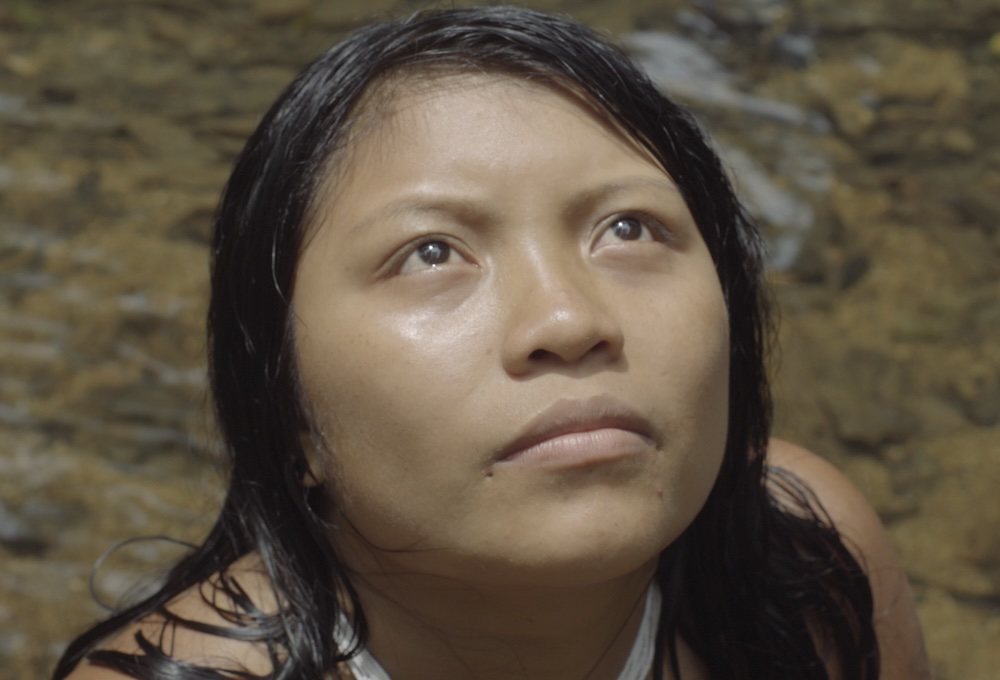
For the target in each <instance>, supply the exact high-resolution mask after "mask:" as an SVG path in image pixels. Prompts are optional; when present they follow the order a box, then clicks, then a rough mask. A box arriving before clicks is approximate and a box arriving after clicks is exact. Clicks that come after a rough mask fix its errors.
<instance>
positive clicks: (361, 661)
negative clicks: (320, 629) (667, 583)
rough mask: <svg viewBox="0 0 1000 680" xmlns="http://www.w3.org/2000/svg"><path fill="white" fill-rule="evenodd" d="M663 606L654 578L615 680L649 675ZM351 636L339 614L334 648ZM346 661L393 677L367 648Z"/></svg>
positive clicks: (371, 677)
mask: <svg viewBox="0 0 1000 680" xmlns="http://www.w3.org/2000/svg"><path fill="white" fill-rule="evenodd" d="M662 606H663V600H662V597H661V595H660V588H659V586H658V585H657V584H656V581H653V583H652V584H651V585H650V586H649V590H647V591H646V606H645V609H644V611H643V613H642V622H641V623H640V624H639V632H638V633H637V634H636V636H635V642H634V643H632V651H631V652H629V655H628V659H626V660H625V665H624V666H623V667H622V671H621V673H619V674H618V680H646V678H647V677H649V671H650V670H651V669H652V668H653V657H654V656H655V655H656V629H657V627H658V626H657V624H658V622H659V620H660V608H661V607H662ZM353 637H354V634H353V631H352V630H351V624H350V623H349V622H348V621H347V617H345V616H344V614H343V613H341V614H340V619H339V620H338V621H337V626H336V628H335V629H334V631H333V638H334V640H335V641H336V642H337V647H338V648H340V649H346V648H347V646H348V645H350V643H351V641H352V638H353ZM345 663H346V664H347V667H348V668H349V669H350V671H351V675H353V676H354V680H392V678H390V677H389V674H388V673H386V672H385V669H384V668H382V666H381V665H379V662H378V661H376V660H375V657H374V656H372V655H371V653H370V652H369V651H368V650H367V649H364V648H362V649H360V650H359V651H358V653H357V654H355V655H354V656H353V657H351V658H350V659H348V660H347V661H346V662H345Z"/></svg>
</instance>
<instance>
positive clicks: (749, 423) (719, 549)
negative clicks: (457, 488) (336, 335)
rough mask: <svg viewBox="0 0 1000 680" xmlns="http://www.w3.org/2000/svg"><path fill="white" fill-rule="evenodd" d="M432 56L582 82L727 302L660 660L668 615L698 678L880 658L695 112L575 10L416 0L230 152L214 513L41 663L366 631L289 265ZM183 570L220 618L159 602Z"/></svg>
mask: <svg viewBox="0 0 1000 680" xmlns="http://www.w3.org/2000/svg"><path fill="white" fill-rule="evenodd" d="M432 73H488V74H496V75H501V76H506V77H510V78H514V79H521V80H528V81H531V82H534V83H538V84H541V85H542V86H548V87H554V88H562V89H565V90H569V91H572V92H574V93H577V94H579V95H580V96H582V97H583V98H584V99H585V100H587V101H588V102H589V103H590V104H591V105H593V106H594V107H595V109H596V110H598V111H600V112H602V113H603V114H604V115H607V116H608V117H609V118H610V119H611V120H613V121H615V122H616V124H618V125H619V126H621V128H622V129H624V130H625V131H626V132H627V133H628V134H629V135H631V136H632V137H633V138H634V139H635V140H636V141H637V142H638V143H639V144H641V145H642V146H643V147H645V148H646V149H647V150H648V151H649V153H650V154H651V155H652V156H653V157H654V158H655V159H656V161H658V162H659V163H660V164H661V165H662V167H663V168H664V169H665V170H666V172H667V173H668V174H669V175H670V176H671V177H672V178H673V180H674V182H675V183H676V184H677V185H678V187H679V188H680V190H681V192H682V194H683V196H684V199H685V201H686V202H687V205H688V207H689V209H690V211H691V213H692V215H693V216H694V218H695V220H696V222H697V224H698V226H699V228H700V230H701V234H702V236H703V238H704V240H705V243H706V244H707V246H708V249H709V251H710V252H711V255H712V258H713V261H714V264H715V268H716V271H717V273H718V277H719V281H720V282H721V286H722V290H723V292H724V295H725V300H726V305H727V308H728V314H729V327H730V352H731V354H730V384H729V421H728V422H729V431H728V438H727V443H726V450H725V456H724V461H723V464H722V468H721V470H720V472H719V475H718V478H717V480H716V482H715V485H714V487H713V489H712V491H711V493H710V495H709V498H708V500H707V502H706V503H705V506H704V507H703V508H702V510H701V512H700V513H699V514H698V516H697V517H696V519H695V520H694V522H693V523H692V524H691V525H690V526H689V527H688V529H687V530H686V531H685V532H684V533H683V534H682V536H681V537H680V538H679V539H678V540H677V541H675V542H674V543H673V544H672V545H671V546H669V547H668V548H667V549H666V550H665V551H664V553H663V554H662V556H661V558H660V561H659V565H658V570H657V575H656V578H657V579H658V580H659V582H660V585H661V588H662V590H663V593H664V602H665V606H664V608H663V612H662V616H661V621H660V635H659V640H660V644H659V645H658V649H657V656H656V660H657V665H656V677H660V673H661V669H662V666H663V661H664V659H666V658H668V657H667V656H665V655H667V654H670V657H671V658H673V659H676V654H674V653H673V652H674V651H675V650H674V649H673V648H674V645H675V644H676V640H677V637H678V636H681V637H683V638H684V640H685V641H686V642H687V643H688V644H689V645H690V646H691V648H692V649H693V650H694V652H695V653H696V654H697V655H698V656H699V657H700V658H701V659H702V660H703V661H704V662H705V664H706V665H707V667H708V668H709V670H710V674H711V677H712V678H727V679H730V678H735V679H740V678H746V679H759V678H769V679H781V678H789V679H791V678H795V679H796V680H803V679H805V680H809V679H814V678H815V679H821V678H827V671H826V663H825V662H826V655H827V654H832V655H835V656H836V658H837V664H838V666H839V668H841V669H842V673H843V677H845V678H876V677H877V675H878V667H879V660H878V648H877V644H876V640H875V633H874V629H873V623H872V595H871V589H870V585H869V582H868V580H867V578H866V576H865V574H864V571H863V570H862V569H861V567H860V565H859V564H858V563H857V562H856V560H855V559H854V558H853V557H852V556H851V553H850V552H849V551H848V550H847V549H846V547H845V545H844V542H843V541H842V540H841V537H840V536H839V535H838V533H837V531H836V530H835V529H834V528H833V526H832V524H831V523H830V521H829V519H828V518H827V517H825V516H824V515H823V513H822V509H821V508H820V506H819V505H818V503H817V502H816V499H815V498H813V497H810V493H809V491H808V489H806V488H805V487H804V486H803V485H802V484H801V483H799V482H798V481H797V480H795V479H794V478H792V477H791V476H789V475H787V474H784V473H780V471H770V470H769V469H768V468H767V466H766V463H765V459H764V454H765V451H766V447H767V443H768V437H769V433H770V425H771V399H770V391H769V386H768V377H767V369H766V355H767V350H768V345H769V338H770V337H771V322H770V313H769V309H770V305H769V300H768V295H767V292H766V289H765V286H764V282H763V265H762V251H763V244H762V242H761V238H760V236H759V234H758V232H757V231H756V229H755V228H754V225H753V224H752V222H751V221H750V220H749V219H748V218H747V216H746V214H745V213H744V211H743V209H742V208H741V205H740V203H739V202H738V200H737V198H736V196H735V194H734V192H733V189H732V187H731V186H730V183H729V181H728V180H727V177H726V174H725V172H724V170H723V168H722V167H721V164H720V161H719V159H718V157H717V156H716V154H715V153H714V152H713V150H712V149H711V148H710V146H709V144H708V142H707V141H706V139H705V137H704V136H703V134H702V133H701V131H700V130H699V127H698V125H697V123H696V122H695V121H694V120H693V119H692V117H691V116H690V115H689V114H688V113H687V112H686V111H685V110H683V109H682V108H680V107H679V106H678V105H677V104H675V103H674V102H673V101H671V100H670V99H669V98H668V97H666V96H664V95H663V94H662V93H660V92H659V91H657V89H656V88H655V87H654V86H653V85H652V83H651V82H650V81H649V79H648V78H647V77H646V75H645V74H644V73H643V72H642V70H641V69H640V68H639V67H637V66H636V65H635V63H634V62H633V61H632V60H631V59H630V58H629V57H628V55H627V54H625V53H624V52H623V51H622V50H621V49H620V48H618V47H617V46H616V45H615V44H613V43H612V42H611V41H609V40H607V39H605V38H604V37H602V36H600V35H599V34H597V33H596V32H594V31H592V30H591V29H589V28H587V27H585V26H582V25H580V24H579V23H576V22H574V21H572V20H570V19H567V18H562V17H558V16H553V15H548V14H543V13H539V12H536V11H532V10H528V9H523V8H514V7H482V8H470V9H451V10H435V11H425V12H420V13H417V14H415V15H413V16H410V17H408V18H403V19H396V20H390V21H383V22H380V23H375V24H372V25H370V26H367V27H365V28H363V29H361V30H360V31H358V32H356V33H355V34H353V35H352V36H351V37H349V38H348V39H347V40H345V41H343V42H341V43H339V44H338V45H336V46H334V47H333V48H331V49H330V50H328V51H327V52H325V53H324V54H322V55H321V56H320V57H319V58H318V59H317V60H316V61H314V62H313V63H312V64H310V65H309V66H308V67H306V68H305V69H304V70H303V71H302V72H301V73H300V74H299V75H298V77H296V79H295V80H294V81H293V82H292V83H291V85H290V86H289V87H288V88H287V89H286V90H285V91H284V92H283V93H282V94H281V96H280V97H279V98H278V100H277V101H276V102H275V104H274V105H273V106H272V107H271V108H270V110H269V111H268V112H267V114H266V115H265V116H264V118H263V120H262V121H261V123H260V125H259V127H258V128H257V130H256V131H255V132H254V133H253V135H252V136H251V137H250V139H249V140H248V142H247V144H246V146H245V148H244V149H243V151H242V153H241V154H240V155H239V157H238V159H237V160H236V163H235V166H234V169H233V172H232V175H231V177H230V179H229V182H228V184H227V186H226V188H225V191H224V194H223V196H222V200H221V203H220V207H219V210H218V214H217V218H216V222H215V233H214V239H213V242H212V258H213V259H212V299H211V305H210V310H209V315H208V333H209V340H210V342H209V347H210V357H209V364H210V376H211V387H212V394H213V397H214V403H215V407H216V412H217V417H218V422H219V426H220V429H221V432H222V436H223V439H224V441H225V445H226V450H227V452H228V456H229V485H228V491H227V495H226V497H225V501H224V503H223V506H222V509H221V512H220V515H219V518H218V520H217V522H216V524H215V526H214V528H213V529H212V530H211V533H210V534H209V536H208V537H207V538H206V540H205V542H204V543H203V544H202V545H201V546H199V547H197V548H196V549H195V550H193V551H192V552H191V554H190V555H188V556H187V557H186V558H185V559H183V560H182V561H181V562H180V563H178V564H177V565H176V566H175V567H174V568H173V570H172V571H171V572H170V574H169V577H168V578H167V580H166V583H165V585H164V586H163V587H162V588H161V589H160V590H159V591H158V592H157V593H156V594H154V595H153V596H152V597H150V598H148V599H146V600H144V601H143V602H140V603H139V604H137V605H135V606H132V607H130V608H128V609H126V610H125V611H122V612H120V613H118V614H116V615H115V616H113V617H112V618H111V619H109V620H107V621H105V622H103V623H101V624H98V625H97V626H95V627H94V628H92V629H91V630H89V631H88V632H86V633H85V634H83V635H82V636H81V637H80V638H78V639H77V640H76V641H74V642H73V643H72V644H71V645H70V647H69V648H68V650H67V651H66V653H65V655H64V657H63V658H62V660H61V662H60V663H59V665H58V668H57V669H56V672H55V678H62V677H64V676H65V675H67V674H68V673H69V672H70V671H71V670H72V669H73V668H74V667H75V665H76V664H77V663H79V662H80V660H81V659H83V658H84V657H89V658H90V659H91V660H92V661H93V662H95V663H99V664H103V665H105V666H108V667H110V668H114V669H116V670H118V671H119V672H122V673H125V674H126V675H129V676H132V677H137V678H149V679H157V680H159V679H164V680H165V679H166V678H177V677H185V678H231V677H234V674H232V673H231V672H228V673H227V672H224V671H222V670H219V669H214V670H213V669H211V668H195V667H193V666H191V665H190V664H188V663H186V662H184V661H183V660H180V659H175V658H173V657H172V656H171V654H170V650H169V649H167V648H164V647H163V646H162V644H161V643H160V642H158V641H156V640H149V639H147V638H145V637H143V636H142V635H141V634H137V635H136V639H137V641H138V642H139V644H140V646H141V649H142V650H143V653H142V654H135V655H132V654H123V653H120V652H111V651H107V650H99V651H94V650H95V649H96V648H98V647H99V645H100V642H101V641H102V640H104V639H106V638H107V637H108V636H109V635H111V634H112V633H115V632H118V631H120V630H121V629H123V628H124V627H125V626H127V625H128V624H129V623H130V622H133V621H136V620H139V619H142V618H144V617H149V616H150V615H153V614H159V615H160V616H162V617H164V619H165V620H166V622H167V623H166V624H164V625H165V626H187V627H189V628H193V629H195V630H196V631H199V632H202V633H204V634H206V635H218V636H222V637H227V638H235V639H238V640H247V641H258V642H263V643H265V644H266V647H267V649H268V650H269V651H270V654H271V658H272V662H273V664H274V670H273V673H272V674H270V675H268V676H267V677H270V678H296V679H300V678H312V679H318V678H320V677H323V676H324V674H327V677H329V674H335V673H336V668H337V664H338V662H339V661H342V660H343V659H345V658H347V657H348V656H350V655H351V654H352V653H354V652H355V651H356V649H355V648H354V647H356V646H357V645H359V644H363V643H364V640H365V638H366V632H367V631H366V624H365V618H364V612H363V610H362V608H361V605H360V602H359V601H358V598H357V595H356V593H355V591H354V589H353V587H352V584H351V579H350V577H349V574H348V573H347V572H346V570H345V567H344V566H343V564H342V562H341V561H340V560H339V559H338V557H337V555H336V554H335V551H334V549H333V547H332V546H331V544H330V541H329V540H328V538H327V536H326V534H325V532H324V524H323V506H324V504H325V503H327V502H329V499H328V498H326V497H325V496H324V494H323V491H322V490H321V489H318V488H312V489H310V488H308V487H307V486H306V485H304V484H303V478H304V476H305V475H306V474H307V464H306V459H305V456H304V453H303V449H302V437H301V433H302V431H303V430H304V429H305V428H308V420H309V419H308V414H307V412H306V410H305V405H304V404H303V402H302V399H301V398H300V394H299V389H298V386H297V380H296V365H295V355H294V352H293V338H292V336H291V330H290V328H291V323H290V315H291V313H292V311H291V310H292V307H291V300H292V296H293V283H294V281H295V272H296V265H297V263H298V260H299V255H300V253H301V250H302V248H303V242H304V239H305V238H307V236H306V234H307V232H308V229H309V225H310V222H311V221H312V219H313V217H314V212H315V210H316V208H317V206H316V202H317V200H318V199H317V196H318V194H319V193H320V188H321V186H322V185H323V183H324V182H327V181H330V178H331V176H332V175H331V173H333V172H334V170H335V166H336V163H337V159H339V158H341V157H342V154H341V153H340V152H341V151H343V149H344V148H345V147H346V145H347V144H348V143H349V140H350V135H351V130H352V127H353V126H354V124H355V123H356V122H357V121H358V119H359V117H361V116H364V115H365V113H366V112H365V110H364V109H365V102H366V97H368V96H369V95H370V94H372V93H373V92H376V91H377V90H378V88H379V87H380V85H383V84H386V83H388V82H390V81H391V80H392V79H394V78H399V79H404V80H405V79H407V78H420V77H421V76H422V75H428V74H432ZM333 179H334V181H335V177H333ZM779 487H780V488H781V489H782V493H783V495H784V496H785V497H786V500H784V501H783V502H781V503H779V502H778V501H777V500H776V499H775V494H776V489H778V488H779ZM788 498H791V499H792V500H791V501H789V500H787V499H788ZM790 503H791V504H793V505H794V506H795V507H789V504H790ZM250 553H254V554H256V555H257V556H258V557H259V559H260V560H261V562H262V563H263V565H264V567H265V569H266V572H267V576H268V578H269V581H270V583H271V585H272V587H273V590H274V595H275V600H276V601H277V602H278V603H279V604H280V606H279V608H278V611H277V612H276V613H270V612H263V611H261V610H260V609H258V608H257V606H256V605H255V603H254V602H253V601H251V598H250V597H249V596H248V595H247V593H245V592H243V591H242V590H241V589H240V586H239V583H238V582H237V581H236V580H235V579H233V578H231V575H230V573H229V571H228V570H229V569H230V567H231V566H232V565H233V563H234V562H236V561H237V560H238V559H239V558H240V557H241V556H244V555H247V554H250ZM197 584H201V590H202V592H203V597H204V598H205V600H206V602H208V603H210V604H212V603H213V602H214V603H215V605H214V606H216V608H217V609H218V610H219V611H220V613H221V614H222V615H223V616H225V617H226V618H227V619H229V620H230V621H231V622H232V625H230V626H225V627H213V626H209V625H206V624H204V623H197V622H192V621H185V620H181V619H179V618H178V617H177V616H176V615H174V614H172V613H170V612H169V611H167V609H166V608H165V605H166V604H167V603H168V602H169V601H170V600H171V599H173V598H175V597H176V596H177V595H178V594H180V593H182V592H184V591H185V590H187V589H189V588H191V587H192V586H195V585H197ZM206 584H210V585H206ZM206 591H208V592H206ZM344 599H346V600H348V601H349V606H348V608H347V609H348V610H349V611H351V612H353V613H354V614H353V616H352V624H353V626H354V628H355V631H356V633H357V636H356V644H355V645H354V646H352V647H351V648H347V649H341V648H338V647H337V646H336V644H335V643H334V641H333V640H334V637H333V630H334V626H335V624H336V621H337V617H338V616H339V614H340V612H341V611H342V608H343V605H342V602H343V600H344ZM220 602H228V604H226V605H223V604H219V603H220ZM673 670H674V673H675V674H677V673H678V672H679V671H678V669H677V668H676V662H674V669H673ZM246 677H255V676H246Z"/></svg>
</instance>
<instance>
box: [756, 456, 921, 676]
mask: <svg viewBox="0 0 1000 680" xmlns="http://www.w3.org/2000/svg"><path fill="white" fill-rule="evenodd" d="M767 455H768V464H769V465H770V466H771V467H775V468H779V469H783V470H786V471H788V472H791V473H792V474H794V475H795V476H796V477H798V478H799V479H800V480H801V481H802V482H804V483H805V484H806V485H807V486H808V487H809V488H810V489H811V490H812V492H813V493H814V494H815V495H816V497H817V498H818V499H819V501H820V503H822V505H823V507H824V508H825V509H826V512H827V513H828V514H829V516H830V519H831V520H832V521H833V523H834V525H835V526H836V527H837V530H838V531H839V532H840V534H841V536H842V537H843V539H844V543H845V544H846V545H847V548H848V549H849V550H850V551H851V552H852V553H853V554H854V556H855V558H856V559H857V560H858V562H859V563H860V564H861V565H862V567H863V568H864V569H865V572H866V573H867V575H868V579H869V581H870V582H871V586H872V592H873V595H874V598H875V631H876V634H877V635H878V640H879V649H880V651H881V656H882V672H881V675H880V677H881V678H882V680H904V679H906V680H920V679H926V678H930V677H931V673H930V664H929V662H928V660H927V653H926V651H925V649H924V642H923V634H922V633H921V631H920V624H919V621H918V619H917V612H916V606H915V604H914V602H913V595H912V593H911V592H910V587H909V584H908V582H907V579H906V574H905V572H904V571H903V568H902V566H901V565H900V563H899V558H898V557H897V556H896V551H895V550H894V549H893V547H892V543H891V541H890V540H889V537H888V535H887V534H886V531H885V528H884V527H883V526H882V522H881V520H879V518H878V515H877V514H876V513H875V511H874V510H873V509H872V507H871V505H870V504H869V503H868V501H867V500H866V499H865V497H864V494H862V493H861V491H859V490H858V489H857V487H855V486H854V485H853V484H852V483H851V482H850V481H849V480H848V479H847V478H846V477H844V475H843V474H841V473H840V472H839V471H838V470H837V469H836V468H835V467H834V466H833V465H831V464H830V463H828V462H826V461H825V460H823V459H822V458H821V457H820V456H818V455H816V454H815V453H812V452H811V451H808V450H806V449H804V448H802V447H800V446H796V445H794V444H790V443H788V442H785V441H782V440H779V439H772V440H771V443H770V445H769V447H768V454H767ZM777 496H778V498H779V499H780V497H781V494H780V493H779V494H777Z"/></svg>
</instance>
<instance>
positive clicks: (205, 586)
mask: <svg viewBox="0 0 1000 680" xmlns="http://www.w3.org/2000/svg"><path fill="white" fill-rule="evenodd" d="M226 577H227V578H229V579H231V581H232V583H234V584H235V585H236V586H237V587H238V588H239V589H241V590H242V591H244V592H245V593H246V594H247V596H248V597H249V598H250V600H251V601H252V602H254V605H255V606H257V607H258V608H260V609H261V610H263V611H265V612H267V613H273V611H275V609H276V606H275V604H274V603H275V598H274V597H273V595H272V594H271V592H272V591H271V588H270V585H269V583H270V582H269V580H268V579H267V577H266V575H265V574H264V571H263V569H262V567H261V566H260V564H259V562H258V561H257V560H254V559H253V558H244V559H242V560H240V561H239V562H237V563H236V564H234V565H233V566H232V567H230V569H229V570H228V571H227V573H226ZM222 578H223V576H222V575H221V574H217V575H215V576H213V577H212V578H209V579H207V580H206V581H204V582H202V583H199V584H197V585H195V586H193V587H191V588H189V589H188V590H186V591H184V592H183V593H181V594H180V595H178V596H177V597H175V598H174V599H173V600H171V601H170V602H168V603H167V605H166V606H165V609H166V610H167V612H169V614H170V616H164V615H163V614H157V613H154V614H150V615H148V616H146V617H144V618H142V619H139V620H137V621H133V622H132V623H130V624H129V625H128V626H126V627H125V628H123V629H122V630H121V631H120V632H119V633H118V634H117V635H115V636H114V637H112V638H109V639H108V640H107V641H106V642H104V643H102V644H101V645H100V646H99V647H98V648H97V650H100V651H111V652H121V653H123V654H127V655H142V654H143V652H142V649H141V648H140V647H139V644H138V642H137V641H136V637H137V636H138V635H141V636H142V637H144V638H145V639H146V640H148V641H150V642H152V643H153V644H154V645H156V646H158V647H161V648H162V649H163V650H164V651H165V652H166V653H168V654H169V655H170V656H171V657H172V658H173V659H174V660H176V661H178V662H181V663H182V664H190V665H193V666H202V667H207V668H211V669H213V670H218V671H223V672H225V671H229V672H231V673H233V674H234V677H235V676H236V675H238V674H245V673H251V674H254V675H263V676H266V675H268V674H270V673H272V672H273V670H274V669H273V665H272V663H271V661H270V658H269V656H268V652H267V648H266V645H264V644H263V643H257V642H247V641H244V640H239V639H236V638H235V636H234V637H227V636H226V635H225V634H224V633H223V634H221V635H219V634H215V633H213V632H206V630H205V628H206V627H214V628H216V629H221V630H222V631H226V630H231V631H234V632H235V631H236V630H237V628H238V624H236V623H234V622H233V615H238V614H239V612H240V611H241V610H240V608H239V607H238V606H237V605H236V603H235V602H234V601H233V600H232V598H230V597H229V596H228V595H226V592H225V590H224V589H223V588H221V587H220V580H221V579H222ZM174 618H176V619H179V620H181V621H184V622H188V625H184V623H176V622H175V621H173V620H172V619H174ZM192 624H193V625H192ZM199 628H201V630H199ZM97 650H95V651H97ZM126 677H131V676H128V675H124V674H122V673H119V672H118V671H115V670H112V669H110V668H107V667H105V666H103V665H100V664H98V663H95V662H91V661H88V660H84V661H81V662H80V664H79V665H78V666H77V667H76V669H74V670H73V672H72V673H70V674H69V675H68V676H67V678H66V680H120V679H121V678H126ZM178 677H180V676H178Z"/></svg>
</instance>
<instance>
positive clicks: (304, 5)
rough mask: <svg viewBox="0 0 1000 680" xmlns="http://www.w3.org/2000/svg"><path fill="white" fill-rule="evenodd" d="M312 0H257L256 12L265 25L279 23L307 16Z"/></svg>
mask: <svg viewBox="0 0 1000 680" xmlns="http://www.w3.org/2000/svg"><path fill="white" fill-rule="evenodd" d="M310 7H312V0H256V2H255V4H254V11H255V13H256V15H257V18H258V19H260V20H261V21H263V22H264V23H279V22H283V21H289V20H291V19H296V18H298V17H301V16H303V15H305V14H306V13H307V12H308V11H309V9H310Z"/></svg>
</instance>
